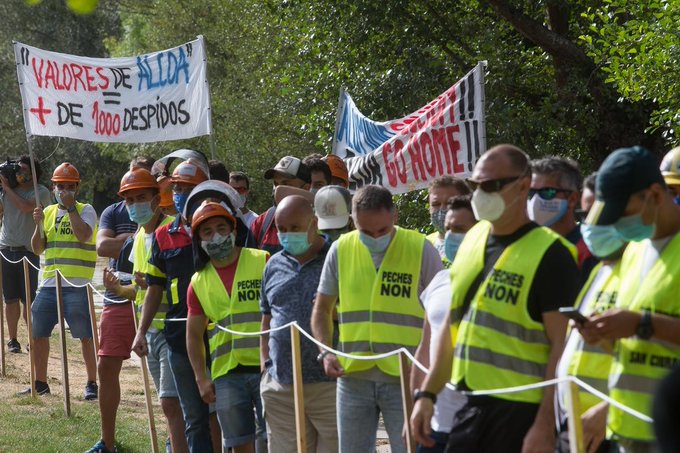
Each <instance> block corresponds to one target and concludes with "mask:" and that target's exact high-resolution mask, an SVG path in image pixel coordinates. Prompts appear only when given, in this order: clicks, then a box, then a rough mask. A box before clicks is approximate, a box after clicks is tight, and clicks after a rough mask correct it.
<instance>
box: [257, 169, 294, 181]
mask: <svg viewBox="0 0 680 453" xmlns="http://www.w3.org/2000/svg"><path fill="white" fill-rule="evenodd" d="M277 174H278V175H281V176H283V177H284V178H292V179H300V178H299V177H298V176H295V175H292V174H290V173H287V172H285V171H281V170H276V169H274V168H270V169H269V170H267V171H265V172H264V179H272V178H273V177H274V175H277Z"/></svg>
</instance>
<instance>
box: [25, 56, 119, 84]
mask: <svg viewBox="0 0 680 453" xmlns="http://www.w3.org/2000/svg"><path fill="white" fill-rule="evenodd" d="M31 66H32V67H33V75H34V77H35V81H36V83H37V84H38V88H44V89H49V88H51V89H53V90H59V91H76V92H77V91H78V85H80V87H81V89H82V90H83V91H97V90H106V89H107V88H109V86H110V85H111V82H110V79H109V77H108V76H107V75H106V72H105V68H102V67H92V66H87V65H80V64H78V63H58V62H56V61H51V60H43V59H41V58H32V59H31ZM83 76H84V77H83Z"/></svg>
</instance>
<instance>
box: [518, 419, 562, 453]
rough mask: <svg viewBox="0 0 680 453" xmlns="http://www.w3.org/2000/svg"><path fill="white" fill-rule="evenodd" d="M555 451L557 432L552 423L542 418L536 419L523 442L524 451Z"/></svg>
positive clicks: (534, 452) (545, 452)
mask: <svg viewBox="0 0 680 453" xmlns="http://www.w3.org/2000/svg"><path fill="white" fill-rule="evenodd" d="M554 451H555V432H554V427H553V426H552V425H549V426H546V423H545V422H543V421H540V420H536V421H534V424H533V425H531V428H529V431H528V432H527V434H526V436H524V442H523V443H522V453H553V452H554Z"/></svg>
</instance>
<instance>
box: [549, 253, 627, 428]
mask: <svg viewBox="0 0 680 453" xmlns="http://www.w3.org/2000/svg"><path fill="white" fill-rule="evenodd" d="M613 268H614V267H613V266H612V265H611V264H605V263H602V267H600V270H598V271H597V274H596V275H595V277H593V281H592V282H591V284H590V287H589V288H588V291H587V292H586V294H585V296H584V297H583V300H582V301H581V303H580V305H579V306H578V309H579V311H580V312H581V313H583V314H584V315H586V316H589V315H590V313H589V312H585V311H584V307H588V306H589V305H591V302H592V299H593V298H594V297H597V293H598V292H599V291H600V289H602V287H603V286H604V285H605V284H606V283H607V279H608V278H609V276H610V275H611V274H612V270H613ZM584 341H585V340H584V339H583V337H582V336H581V334H580V333H579V332H578V331H577V330H575V329H572V330H571V331H570V332H569V336H568V337H567V341H566V342H565V345H564V350H563V351H562V356H561V357H560V361H559V362H558V363H557V370H556V374H557V376H556V377H558V378H563V377H566V376H567V375H568V374H569V364H570V363H571V359H572V357H573V356H574V353H575V352H576V350H577V349H581V348H582V347H583V343H584ZM568 385H569V382H560V383H558V384H557V404H556V407H557V415H558V418H557V420H556V421H557V423H558V424H559V425H561V424H562V423H563V422H564V421H565V420H566V419H567V408H566V406H565V405H564V402H565V401H567V386H568ZM558 428H559V427H558Z"/></svg>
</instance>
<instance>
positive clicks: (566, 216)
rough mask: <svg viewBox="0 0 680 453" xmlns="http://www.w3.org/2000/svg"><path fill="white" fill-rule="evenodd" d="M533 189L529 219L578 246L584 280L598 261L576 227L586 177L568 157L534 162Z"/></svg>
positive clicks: (532, 166)
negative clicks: (576, 211) (584, 177)
mask: <svg viewBox="0 0 680 453" xmlns="http://www.w3.org/2000/svg"><path fill="white" fill-rule="evenodd" d="M531 173H532V175H531V189H529V199H528V200H527V210H528V212H529V218H530V219H531V220H533V221H534V222H536V223H538V224H539V225H541V226H545V227H548V228H550V229H552V230H553V231H554V232H556V233H558V234H561V235H562V236H563V237H565V238H566V239H567V240H568V241H569V242H571V243H572V244H574V245H575V246H576V250H577V252H578V266H579V269H580V270H581V275H582V277H583V278H582V280H585V279H587V278H588V276H589V275H590V271H592V270H593V268H594V267H595V265H596V264H597V258H595V257H594V256H593V255H592V253H590V251H589V250H588V247H587V246H586V244H585V242H583V238H582V237H581V230H580V229H579V227H578V225H577V224H576V215H575V210H576V208H577V206H578V204H579V199H580V191H581V187H582V186H583V175H582V174H581V171H580V170H579V168H578V164H577V163H576V162H574V161H573V160H571V159H566V158H564V157H555V156H552V157H546V158H544V159H537V160H534V161H532V162H531Z"/></svg>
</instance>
